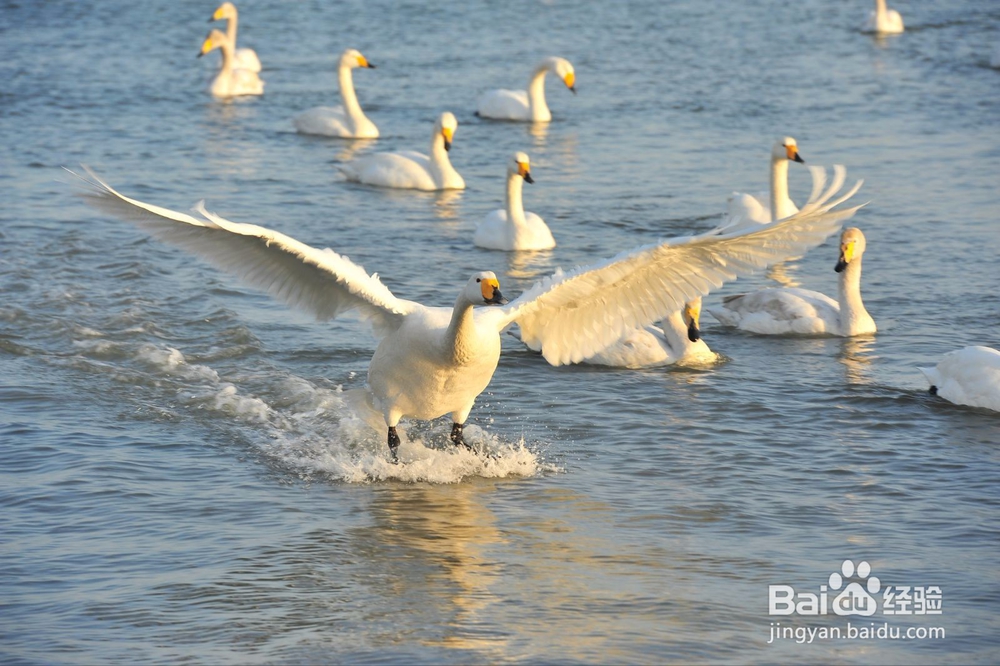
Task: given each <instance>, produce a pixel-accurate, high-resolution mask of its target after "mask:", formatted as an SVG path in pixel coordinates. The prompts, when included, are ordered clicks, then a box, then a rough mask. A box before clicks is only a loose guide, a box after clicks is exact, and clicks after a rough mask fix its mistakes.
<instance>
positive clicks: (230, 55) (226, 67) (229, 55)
mask: <svg viewBox="0 0 1000 666" xmlns="http://www.w3.org/2000/svg"><path fill="white" fill-rule="evenodd" d="M219 51H220V52H222V72H221V73H223V74H229V73H230V72H232V71H233V64H234V62H233V61H234V60H235V55H236V49H234V48H233V40H231V39H227V40H226V41H225V42H224V43H223V44H222V46H220V47H219Z"/></svg>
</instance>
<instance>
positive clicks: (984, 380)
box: [920, 347, 1000, 412]
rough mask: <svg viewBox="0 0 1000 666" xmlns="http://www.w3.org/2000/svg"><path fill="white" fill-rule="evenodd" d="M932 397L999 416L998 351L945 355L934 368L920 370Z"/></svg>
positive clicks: (987, 349) (961, 351) (969, 350)
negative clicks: (929, 387)
mask: <svg viewBox="0 0 1000 666" xmlns="http://www.w3.org/2000/svg"><path fill="white" fill-rule="evenodd" d="M920 372H922V373H924V377H926V378H927V381H928V382H930V385H931V393H932V394H933V395H939V396H941V397H942V398H944V399H945V400H948V401H949V402H953V403H955V404H956V405H969V406H970V407H985V408H986V409H992V410H993V411H996V412H1000V351H997V350H996V349H992V348H990V347H965V348H964V349H959V350H957V351H953V352H948V353H947V354H945V355H944V358H942V359H941V362H940V363H938V364H937V366H936V367H933V368H920Z"/></svg>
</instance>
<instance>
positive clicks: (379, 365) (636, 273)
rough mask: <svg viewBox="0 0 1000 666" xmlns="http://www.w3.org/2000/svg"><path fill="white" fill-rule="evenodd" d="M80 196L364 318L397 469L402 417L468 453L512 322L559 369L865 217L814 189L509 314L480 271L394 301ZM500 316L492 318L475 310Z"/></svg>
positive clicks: (566, 279) (236, 240)
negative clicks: (772, 218) (766, 217)
mask: <svg viewBox="0 0 1000 666" xmlns="http://www.w3.org/2000/svg"><path fill="white" fill-rule="evenodd" d="M88 173H89V174H90V177H91V178H90V179H89V180H88V179H84V180H86V182H87V183H89V186H90V187H89V188H88V190H87V191H86V192H85V193H84V195H83V196H84V197H85V198H87V199H88V200H89V202H90V203H91V204H93V205H94V206H96V207H97V208H99V209H101V210H104V211H106V212H108V213H111V214H113V215H115V216H117V217H121V218H123V219H126V220H128V221H131V222H133V223H135V224H136V225H137V226H139V227H140V228H142V229H145V230H146V231H148V232H150V233H151V234H153V235H154V236H156V237H158V238H160V239H161V240H164V241H167V242H170V243H173V244H175V245H178V246H179V247H181V248H183V249H185V250H187V251H189V252H191V253H193V254H195V255H197V256H200V257H201V258H203V259H205V260H207V261H208V262H210V263H212V264H214V265H216V266H218V267H219V268H222V269H224V270H227V271H229V272H231V273H233V274H235V275H237V276H239V277H240V278H242V279H243V280H245V281H246V282H248V283H249V284H251V285H253V286H256V287H258V288H260V289H263V290H266V291H268V292H269V293H270V294H271V295H273V296H275V297H277V298H279V299H281V300H283V301H285V302H286V303H288V304H289V305H291V306H293V307H299V308H303V309H305V310H308V311H311V312H312V313H313V314H314V315H315V316H316V317H317V318H319V319H321V320H322V319H331V318H333V317H336V316H337V315H339V314H341V313H343V312H345V311H347V310H356V311H357V312H358V313H359V314H360V315H361V316H362V317H363V318H365V319H367V320H369V321H370V323H371V325H372V328H373V330H374V333H375V335H376V337H377V338H379V340H380V341H379V344H378V346H377V347H376V349H375V353H374V355H373V356H372V360H371V364H370V366H369V369H368V389H369V391H370V393H371V396H372V398H373V404H374V405H375V406H376V407H377V408H378V409H379V411H381V413H382V416H383V417H384V418H385V425H386V428H387V429H388V435H387V441H388V445H389V451H390V454H391V456H392V458H393V460H395V459H396V450H397V448H398V447H399V443H400V439H399V436H398V435H397V433H396V426H397V425H398V424H399V421H400V419H402V418H404V417H411V418H416V419H423V420H428V419H434V418H437V417H440V416H444V415H445V414H450V415H451V418H452V424H453V425H452V432H451V440H452V442H454V443H455V444H456V445H465V441H464V439H463V437H462V427H463V425H464V424H465V421H466V419H467V418H468V416H469V413H470V411H471V410H472V407H473V404H474V403H475V401H476V398H477V397H478V396H479V394H480V393H482V392H483V391H484V390H485V389H486V387H487V386H488V385H489V383H490V380H491V379H492V377H493V373H494V372H495V371H496V368H497V364H498V362H499V359H500V334H501V332H502V331H503V330H504V329H505V328H507V327H508V326H510V325H511V324H515V323H516V324H517V325H518V326H520V332H521V338H522V340H524V342H525V343H527V344H528V345H529V346H530V347H533V348H535V349H539V350H540V351H541V353H542V356H544V358H545V360H546V361H548V362H549V363H550V364H552V365H563V364H567V363H576V362H579V361H582V360H583V359H585V358H588V357H590V356H592V355H594V354H595V353H597V352H599V351H601V350H602V349H604V348H606V347H608V346H609V345H611V344H612V343H614V342H615V341H616V340H618V339H619V338H620V337H621V336H622V334H623V333H625V332H626V331H627V330H629V329H633V328H638V327H642V326H646V325H648V324H650V323H652V322H653V321H656V320H657V319H662V318H663V317H665V316H667V315H668V314H670V313H671V312H675V311H677V310H679V309H681V308H682V307H683V306H684V303H685V302H686V301H690V300H692V299H694V298H697V297H698V296H703V295H705V294H707V293H708V292H710V291H712V290H713V289H715V288H717V287H719V286H720V285H722V284H723V283H724V282H727V281H729V280H733V279H735V278H736V277H738V276H740V275H746V274H749V273H752V272H754V271H756V270H758V269H761V268H764V267H766V266H768V265H770V264H773V263H776V262H778V261H782V260H784V259H787V258H788V257H790V256H796V255H800V254H802V253H803V252H805V251H806V250H808V249H810V248H812V247H815V246H817V245H819V244H821V243H822V242H823V241H824V240H825V239H826V238H827V237H828V236H830V235H831V234H834V233H836V232H837V230H839V228H840V226H841V224H842V222H843V221H844V220H846V219H848V218H850V217H851V216H852V215H853V214H854V212H855V211H856V210H857V208H858V207H848V208H842V209H839V210H834V208H835V207H836V206H838V205H839V204H841V203H843V202H844V201H846V200H847V199H849V198H850V197H851V196H853V195H854V193H855V192H856V191H857V189H858V187H860V185H861V183H860V182H859V183H858V184H857V185H855V186H854V187H853V188H851V189H850V190H849V191H848V192H847V193H846V194H845V195H842V196H839V197H837V198H834V195H835V194H836V193H837V192H838V191H839V190H840V189H841V187H842V186H843V182H844V180H843V176H842V173H841V177H839V178H837V179H835V180H834V183H833V184H832V185H831V186H830V187H829V188H828V189H826V190H825V191H822V190H823V188H822V185H821V183H819V182H817V183H816V184H815V185H814V188H813V196H811V197H810V200H809V202H808V203H806V204H805V205H804V206H803V207H802V210H800V211H799V212H798V213H796V214H795V215H793V216H791V217H789V218H786V219H784V220H781V221H779V222H775V223H772V224H769V225H764V226H761V227H759V228H758V229H755V230H753V231H748V232H743V233H738V234H719V233H718V232H715V233H708V234H702V235H698V236H688V237H681V238H672V239H669V240H666V241H662V242H660V243H656V244H652V245H646V246H643V247H639V248H635V249H633V250H629V251H627V252H624V253H622V254H619V255H618V256H617V257H614V258H613V259H609V260H606V261H603V262H600V263H597V264H594V265H591V266H587V267H582V268H577V269H575V270H572V271H569V272H566V273H558V274H556V275H553V276H550V277H548V278H545V279H544V280H542V281H540V282H538V283H537V284H535V285H534V286H533V287H531V288H530V289H528V290H527V291H525V292H524V293H523V294H521V295H520V296H519V297H518V298H516V299H515V300H513V301H510V302H508V301H507V300H506V299H505V298H504V297H503V296H502V295H501V292H500V283H499V281H498V280H497V277H496V275H495V274H494V273H492V272H490V271H482V272H479V273H476V274H475V275H473V276H472V277H471V278H469V281H468V282H467V283H466V284H465V286H464V287H462V289H461V290H460V291H459V294H458V298H457V299H456V300H455V305H454V306H453V307H429V306H425V305H421V304H420V303H416V302H414V301H409V300H405V299H402V298H398V297H396V296H395V295H393V294H392V292H390V291H389V289H388V288H386V287H385V285H383V284H382V282H381V281H380V280H379V279H378V277H377V275H374V274H372V275H369V274H368V273H367V272H366V271H365V270H364V269H363V268H362V267H361V266H359V265H357V264H355V263H353V262H351V261H350V260H349V259H348V258H347V257H345V256H343V255H340V254H337V253H335V252H334V251H333V250H330V249H323V250H320V249H317V248H314V247H311V246H309V245H306V244H304V243H301V242H299V241H297V240H295V239H294V238H291V237H289V236H286V235H284V234H282V233H279V232H277V231H273V230H271V229H267V228H264V227H260V226H256V225H252V224H240V223H236V222H230V221H228V220H225V219H223V218H222V217H219V216H218V215H215V214H213V213H210V212H209V211H207V210H206V209H205V207H204V206H203V205H202V204H200V203H199V204H198V205H197V207H196V208H195V211H194V212H195V214H196V215H197V217H196V216H195V215H189V214H186V213H179V212H176V211H173V210H169V209H167V208H161V207H159V206H155V205H152V204H147V203H143V202H141V201H137V200H135V199H131V198H129V197H127V196H125V195H123V194H120V193H119V192H117V191H116V190H115V189H113V188H112V187H111V186H110V185H108V184H107V183H105V182H104V181H103V180H101V179H100V178H99V177H97V176H96V175H95V174H93V173H92V172H88ZM476 306H490V307H476Z"/></svg>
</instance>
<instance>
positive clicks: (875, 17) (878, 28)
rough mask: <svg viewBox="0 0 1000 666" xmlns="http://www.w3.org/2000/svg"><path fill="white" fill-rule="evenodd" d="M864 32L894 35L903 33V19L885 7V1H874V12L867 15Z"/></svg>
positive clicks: (894, 11)
mask: <svg viewBox="0 0 1000 666" xmlns="http://www.w3.org/2000/svg"><path fill="white" fill-rule="evenodd" d="M864 31H865V32H875V33H879V34H882V35H894V34H898V33H901V32H903V17H902V16H900V15H899V12H897V11H896V10H895V9H889V8H888V7H886V4H885V0H875V10H874V11H872V12H871V13H870V14H869V15H868V21H867V22H866V23H865V29H864Z"/></svg>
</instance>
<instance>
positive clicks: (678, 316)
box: [660, 310, 700, 359]
mask: <svg viewBox="0 0 1000 666" xmlns="http://www.w3.org/2000/svg"><path fill="white" fill-rule="evenodd" d="M660 328H662V329H663V337H664V338H665V339H666V342H667V345H669V347H670V349H671V351H673V352H674V354H675V355H676V356H677V358H678V359H679V358H681V357H682V356H685V355H686V354H687V353H688V352H689V351H690V350H691V349H693V348H694V347H696V346H698V344H699V342H700V341H699V342H691V340H690V339H688V326H687V324H685V323H684V315H683V311H682V310H678V311H676V312H674V313H673V314H671V315H670V316H669V317H667V318H666V319H663V320H662V321H660Z"/></svg>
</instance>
